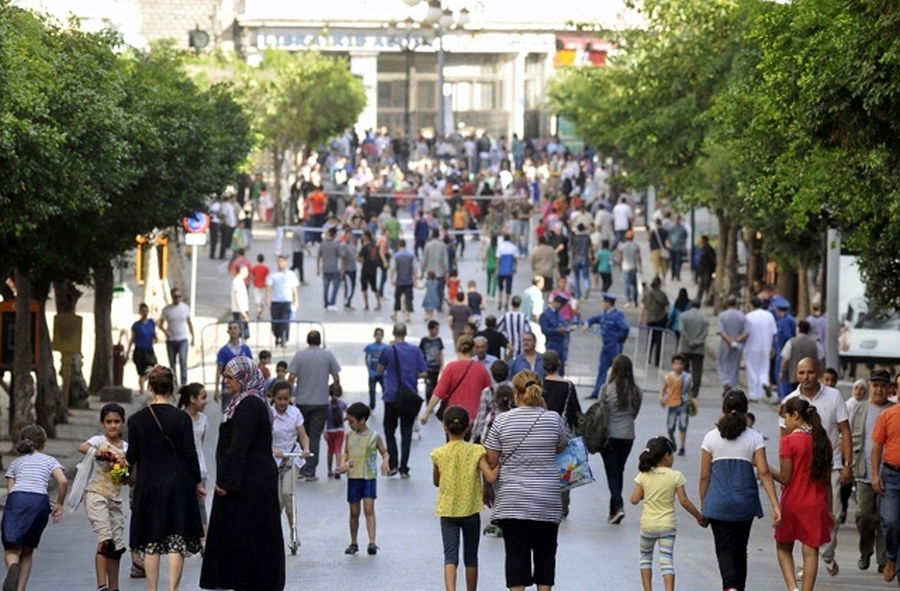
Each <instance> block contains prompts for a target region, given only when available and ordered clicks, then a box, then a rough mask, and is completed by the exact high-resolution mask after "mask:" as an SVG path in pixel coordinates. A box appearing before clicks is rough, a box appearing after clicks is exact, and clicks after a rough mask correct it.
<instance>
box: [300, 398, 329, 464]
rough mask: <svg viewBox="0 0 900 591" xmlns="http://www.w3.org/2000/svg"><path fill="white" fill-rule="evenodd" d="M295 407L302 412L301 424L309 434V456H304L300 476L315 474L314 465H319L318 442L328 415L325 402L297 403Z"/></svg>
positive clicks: (320, 441) (320, 439) (320, 440)
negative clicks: (304, 460)
mask: <svg viewBox="0 0 900 591" xmlns="http://www.w3.org/2000/svg"><path fill="white" fill-rule="evenodd" d="M297 408H299V409H300V412H301V413H302V414H303V426H304V427H306V434H307V435H308V436H309V452H310V453H311V454H312V455H311V457H309V458H306V464H304V465H303V467H302V468H300V475H301V476H315V475H316V466H318V465H319V457H320V454H319V444H320V443H322V433H324V432H325V419H326V418H327V416H328V405H327V404H298V405H297Z"/></svg>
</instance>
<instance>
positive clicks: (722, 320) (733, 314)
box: [716, 295, 749, 392]
mask: <svg viewBox="0 0 900 591" xmlns="http://www.w3.org/2000/svg"><path fill="white" fill-rule="evenodd" d="M727 302H728V309H727V310H724V311H723V312H722V313H721V314H719V321H718V323H717V325H716V333H717V334H718V335H719V338H721V339H722V340H721V341H720V342H719V354H718V357H717V358H716V370H717V372H718V374H719V383H720V384H722V387H723V388H724V389H725V391H726V392H727V391H728V390H730V389H732V388H737V387H738V384H739V379H740V373H741V349H742V347H743V345H744V341H746V340H747V337H748V336H749V335H748V334H747V331H746V329H745V325H746V321H745V318H744V313H743V312H741V311H740V310H738V300H737V297H736V296H734V295H730V296H728V299H727Z"/></svg>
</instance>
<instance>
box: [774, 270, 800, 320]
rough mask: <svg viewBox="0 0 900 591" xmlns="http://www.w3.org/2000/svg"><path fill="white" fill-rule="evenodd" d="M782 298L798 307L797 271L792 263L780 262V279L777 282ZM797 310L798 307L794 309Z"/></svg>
mask: <svg viewBox="0 0 900 591" xmlns="http://www.w3.org/2000/svg"><path fill="white" fill-rule="evenodd" d="M775 285H776V287H778V293H779V294H781V297H783V298H785V299H786V300H788V301H790V302H791V303H792V304H794V305H796V304H797V302H796V299H795V297H796V295H795V294H796V287H797V270H796V269H795V268H794V266H793V265H792V264H790V263H787V262H784V261H778V277H777V280H776V282H775ZM794 309H795V310H796V307H794Z"/></svg>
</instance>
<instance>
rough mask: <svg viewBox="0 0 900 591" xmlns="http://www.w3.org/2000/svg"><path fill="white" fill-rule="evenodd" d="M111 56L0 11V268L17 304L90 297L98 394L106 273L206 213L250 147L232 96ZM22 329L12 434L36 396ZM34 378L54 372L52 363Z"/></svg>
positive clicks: (166, 68) (150, 64) (133, 55)
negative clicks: (148, 241) (157, 232)
mask: <svg viewBox="0 0 900 591" xmlns="http://www.w3.org/2000/svg"><path fill="white" fill-rule="evenodd" d="M7 33H9V34H8V35H7ZM118 44H119V40H118V39H117V38H116V37H114V36H112V35H109V34H105V33H103V34H87V33H82V32H79V31H77V30H69V29H61V28H57V27H56V26H54V25H51V24H48V23H45V22H43V21H42V20H41V19H39V18H37V17H35V16H33V15H31V14H30V13H27V12H24V11H20V10H17V9H11V8H8V7H5V6H4V5H0V92H2V93H3V94H2V96H3V97H12V98H10V100H2V101H0V148H2V149H0V174H2V176H3V177H4V178H5V179H11V182H9V183H5V184H4V185H3V187H0V207H3V208H4V210H5V213H6V214H7V215H6V216H5V217H4V218H3V219H2V220H0V267H2V268H3V269H15V270H16V271H15V278H16V283H17V287H18V289H19V292H18V296H19V300H20V301H21V302H22V303H23V304H27V302H28V301H29V300H30V299H31V298H34V299H37V300H38V301H40V302H43V301H44V300H45V299H46V298H47V295H48V292H49V288H50V284H51V282H54V281H63V280H68V281H72V282H76V283H81V284H88V283H93V285H94V288H95V310H94V316H95V337H96V339H95V340H96V347H95V359H94V363H93V370H92V386H93V387H94V388H95V389H97V388H100V387H102V386H105V385H108V384H109V383H110V379H111V363H110V361H111V349H112V340H111V321H110V308H111V301H112V288H113V271H112V263H111V261H113V260H114V259H115V258H117V257H119V256H120V255H122V254H123V253H125V252H127V251H128V250H130V249H131V248H133V247H134V237H135V236H136V235H138V234H145V233H148V232H150V231H151V230H153V229H154V228H166V227H169V226H172V225H175V224H177V223H179V222H180V219H181V217H182V216H184V215H187V214H190V213H193V212H194V211H197V210H201V209H203V208H204V207H205V198H206V196H207V195H209V194H211V193H214V192H218V191H221V190H222V189H223V188H224V186H225V185H226V184H228V183H229V182H230V181H231V179H232V178H234V176H235V174H236V171H237V167H238V166H239V164H240V163H241V162H243V161H244V160H245V158H246V156H247V154H248V152H249V151H250V149H251V146H252V141H251V135H250V118H249V116H248V115H247V113H246V112H245V110H244V109H243V108H242V106H241V105H240V104H239V103H238V102H237V100H236V99H235V96H234V92H233V91H232V89H231V88H230V87H229V86H227V85H224V84H218V85H212V86H210V87H205V88H201V87H199V86H198V85H197V84H195V83H194V82H193V80H192V79H191V78H190V77H189V76H188V75H187V74H186V72H185V70H184V68H183V67H182V58H181V56H180V55H178V54H176V53H174V52H173V51H171V50H168V49H165V48H158V49H156V50H154V51H152V52H150V53H139V52H125V53H122V52H120V51H119V50H120V47H119V45H118ZM23 69H24V70H25V71H26V74H22V72H21V70H23ZM17 101H18V102H17ZM29 109H30V110H29ZM17 313H18V310H17ZM19 315H21V316H22V317H23V318H22V320H23V321H22V322H21V323H19V322H18V320H19V318H18V317H17V332H16V351H17V354H16V367H15V368H14V373H15V377H16V392H15V399H16V409H15V416H14V433H15V432H16V430H17V429H18V428H21V426H22V425H24V424H26V423H27V422H29V421H30V420H31V417H30V412H31V411H30V400H31V397H32V396H33V383H32V382H31V378H30V375H29V370H30V355H28V351H29V350H30V334H29V332H28V324H27V313H24V308H23V314H19ZM20 325H21V326H20ZM47 350H48V351H49V349H47ZM20 353H21V354H20ZM45 362H46V363H45ZM47 364H49V366H48V365H47ZM38 372H39V374H40V373H41V372H43V373H47V372H53V367H52V359H43V358H42V360H41V364H40V365H39V367H38ZM38 406H39V418H41V419H42V421H41V422H42V424H44V425H45V427H49V428H52V426H53V418H52V417H53V415H54V413H53V412H52V411H51V412H44V413H43V414H42V413H41V412H40V411H41V409H44V408H45V407H46V408H52V406H53V404H52V401H51V403H49V404H46V405H42V404H39V405H38ZM45 421H46V422H45Z"/></svg>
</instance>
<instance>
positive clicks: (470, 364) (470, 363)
mask: <svg viewBox="0 0 900 591" xmlns="http://www.w3.org/2000/svg"><path fill="white" fill-rule="evenodd" d="M473 363H475V360H474V359H473V360H471V361H469V365H467V366H466V371H464V372H463V375H462V377H461V378H459V380H457V381H456V384H454V385H453V389H452V390H450V391H449V392H447V399H448V400H449V399H450V397H451V396H453V393H454V392H456V390H457V389H458V388H459V387H460V386H462V383H463V381H465V379H466V376H467V375H469V370H470V369H472V364H473ZM491 388H492V389H493V386H491Z"/></svg>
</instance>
